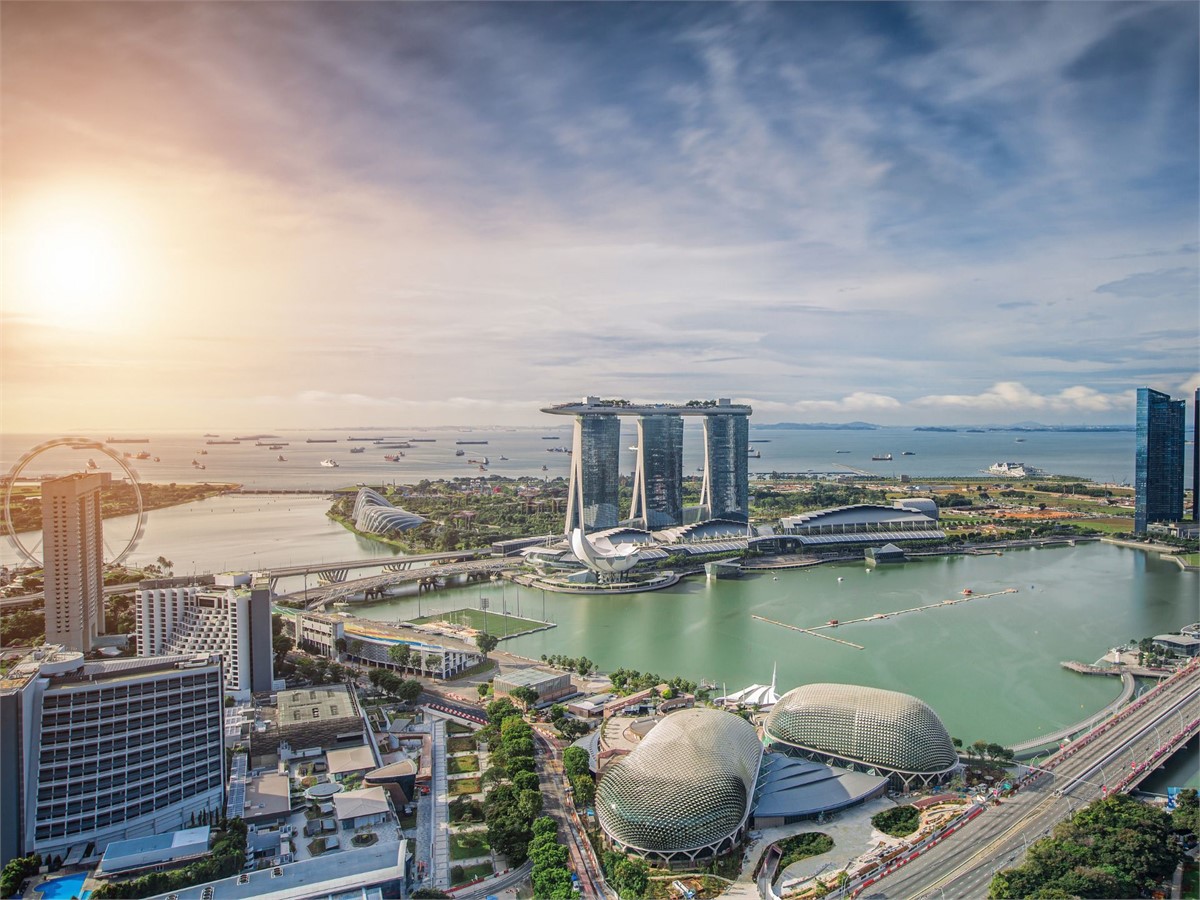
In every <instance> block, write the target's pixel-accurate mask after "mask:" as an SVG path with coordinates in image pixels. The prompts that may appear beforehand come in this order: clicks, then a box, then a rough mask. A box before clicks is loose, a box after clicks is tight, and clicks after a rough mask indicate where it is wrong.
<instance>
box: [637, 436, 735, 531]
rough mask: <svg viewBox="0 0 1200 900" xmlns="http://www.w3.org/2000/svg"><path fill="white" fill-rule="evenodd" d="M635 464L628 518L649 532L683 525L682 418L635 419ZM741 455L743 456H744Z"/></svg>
mask: <svg viewBox="0 0 1200 900" xmlns="http://www.w3.org/2000/svg"><path fill="white" fill-rule="evenodd" d="M637 426H638V465H637V473H636V474H635V475H634V484H633V506H632V508H631V509H630V512H629V517H630V518H631V519H636V518H641V519H642V521H643V522H644V523H645V526H646V528H648V529H651V530H653V529H657V528H670V527H672V526H673V525H682V524H683V419H682V418H680V417H679V416H676V415H654V416H638V420H637ZM743 455H744V454H743Z"/></svg>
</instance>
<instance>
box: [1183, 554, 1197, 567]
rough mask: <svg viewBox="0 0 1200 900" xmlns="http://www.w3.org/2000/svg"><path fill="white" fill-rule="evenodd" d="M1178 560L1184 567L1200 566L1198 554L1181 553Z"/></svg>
mask: <svg viewBox="0 0 1200 900" xmlns="http://www.w3.org/2000/svg"><path fill="white" fill-rule="evenodd" d="M1179 558H1180V559H1182V560H1183V564H1184V565H1185V566H1200V553H1182V554H1180V556H1179Z"/></svg>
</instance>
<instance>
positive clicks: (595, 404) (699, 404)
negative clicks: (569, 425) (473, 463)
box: [542, 397, 754, 416]
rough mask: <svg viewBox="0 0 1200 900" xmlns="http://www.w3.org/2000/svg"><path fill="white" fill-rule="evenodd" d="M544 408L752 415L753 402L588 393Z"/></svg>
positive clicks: (583, 412) (581, 412) (559, 412)
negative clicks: (634, 399)
mask: <svg viewBox="0 0 1200 900" xmlns="http://www.w3.org/2000/svg"><path fill="white" fill-rule="evenodd" d="M542 412H544V413H549V414H550V415H552V416H588V415H592V416H748V415H750V414H751V413H753V412H754V410H753V409H752V408H751V407H749V406H744V405H742V404H739V403H730V402H729V400H728V399H726V398H724V397H722V398H721V399H719V400H692V401H690V402H689V403H631V402H630V401H628V400H601V399H600V398H599V397H585V398H584V399H583V400H582V401H579V402H575V403H559V404H556V405H555V406H546V407H543V408H542Z"/></svg>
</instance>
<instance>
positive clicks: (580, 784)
mask: <svg viewBox="0 0 1200 900" xmlns="http://www.w3.org/2000/svg"><path fill="white" fill-rule="evenodd" d="M571 790H572V791H574V793H575V805H576V806H577V807H578V808H579V809H587V808H588V807H589V806H591V805H592V804H593V803H595V801H596V782H595V781H594V780H592V776H591V775H576V776H575V777H574V778H572V779H571Z"/></svg>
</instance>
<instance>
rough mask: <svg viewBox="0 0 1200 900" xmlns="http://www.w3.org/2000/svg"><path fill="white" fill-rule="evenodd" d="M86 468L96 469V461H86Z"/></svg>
mask: <svg viewBox="0 0 1200 900" xmlns="http://www.w3.org/2000/svg"><path fill="white" fill-rule="evenodd" d="M88 468H89V469H98V468H100V467H99V466H97V465H96V461H95V460H94V459H89V460H88Z"/></svg>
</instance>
